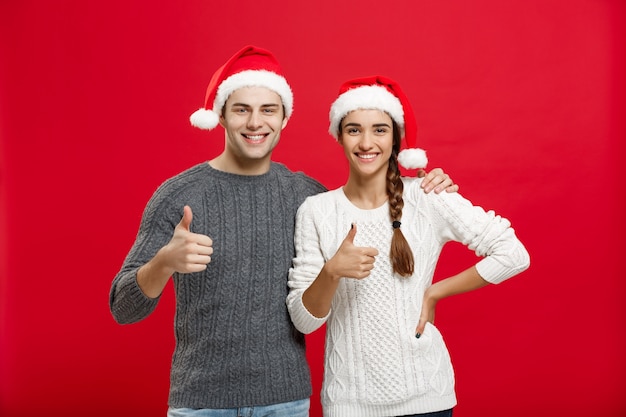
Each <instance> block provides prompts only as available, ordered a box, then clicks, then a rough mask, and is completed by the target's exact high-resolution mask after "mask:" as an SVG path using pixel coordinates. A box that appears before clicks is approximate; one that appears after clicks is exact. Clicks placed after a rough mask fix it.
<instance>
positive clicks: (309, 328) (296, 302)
mask: <svg viewBox="0 0 626 417" xmlns="http://www.w3.org/2000/svg"><path fill="white" fill-rule="evenodd" d="M302 294H303V293H300V294H299V296H298V297H295V298H294V299H293V301H292V304H291V305H290V306H289V314H290V315H291V321H292V322H293V324H294V326H296V329H298V331H300V333H304V334H309V333H313V332H314V331H315V330H317V329H319V328H320V327H322V326H323V325H324V323H326V320H328V316H330V311H329V312H328V314H327V315H326V316H324V317H315V316H314V315H313V314H311V313H310V312H309V310H307V308H306V307H305V306H304V303H303V302H302Z"/></svg>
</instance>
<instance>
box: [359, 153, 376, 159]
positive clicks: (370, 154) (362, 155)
mask: <svg viewBox="0 0 626 417" xmlns="http://www.w3.org/2000/svg"><path fill="white" fill-rule="evenodd" d="M358 157H359V158H361V159H374V158H376V154H375V153H368V154H359V155H358Z"/></svg>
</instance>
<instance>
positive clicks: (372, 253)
mask: <svg viewBox="0 0 626 417" xmlns="http://www.w3.org/2000/svg"><path fill="white" fill-rule="evenodd" d="M362 253H363V255H365V256H368V257H370V259H371V261H372V262H374V258H375V257H377V256H378V249H376V248H370V247H364V248H363V252H362Z"/></svg>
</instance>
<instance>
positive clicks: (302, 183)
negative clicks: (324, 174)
mask: <svg viewBox="0 0 626 417" xmlns="http://www.w3.org/2000/svg"><path fill="white" fill-rule="evenodd" d="M272 169H273V170H274V172H275V173H276V175H278V176H279V177H280V178H281V179H282V180H284V181H289V182H291V183H292V184H293V185H294V186H296V187H299V188H304V189H309V190H311V192H312V193H314V194H317V193H321V192H324V191H326V187H324V185H322V183H320V182H319V181H318V180H316V179H315V178H313V177H310V176H308V175H307V174H305V173H304V172H302V171H292V170H291V169H289V168H287V166H285V165H284V164H281V163H280V162H272Z"/></svg>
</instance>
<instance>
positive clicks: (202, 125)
mask: <svg viewBox="0 0 626 417" xmlns="http://www.w3.org/2000/svg"><path fill="white" fill-rule="evenodd" d="M189 121H190V122H191V125H192V126H195V127H197V128H199V129H204V130H211V129H213V128H214V127H215V126H217V124H218V123H219V121H220V117H219V115H218V114H215V112H214V111H213V110H207V109H204V108H201V109H198V110H196V111H195V112H193V114H192V115H191V116H189Z"/></svg>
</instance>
